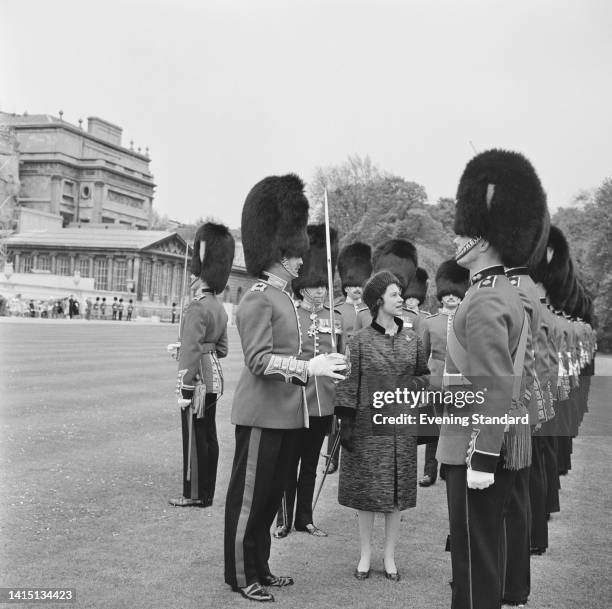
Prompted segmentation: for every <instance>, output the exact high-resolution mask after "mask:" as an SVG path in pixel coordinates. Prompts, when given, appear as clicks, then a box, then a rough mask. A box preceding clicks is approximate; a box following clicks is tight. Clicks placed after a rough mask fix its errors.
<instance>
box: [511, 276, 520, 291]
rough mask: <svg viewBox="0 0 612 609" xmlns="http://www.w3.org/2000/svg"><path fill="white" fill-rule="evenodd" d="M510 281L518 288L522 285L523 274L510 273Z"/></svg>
mask: <svg viewBox="0 0 612 609" xmlns="http://www.w3.org/2000/svg"><path fill="white" fill-rule="evenodd" d="M508 281H509V282H510V283H511V284H512V285H513V286H514V287H515V288H518V287H519V286H520V285H521V276H520V275H508Z"/></svg>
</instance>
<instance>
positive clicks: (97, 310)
mask: <svg viewBox="0 0 612 609" xmlns="http://www.w3.org/2000/svg"><path fill="white" fill-rule="evenodd" d="M93 318H94V319H100V297H99V296H96V300H95V301H94V303H93Z"/></svg>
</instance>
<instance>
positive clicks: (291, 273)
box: [280, 256, 298, 278]
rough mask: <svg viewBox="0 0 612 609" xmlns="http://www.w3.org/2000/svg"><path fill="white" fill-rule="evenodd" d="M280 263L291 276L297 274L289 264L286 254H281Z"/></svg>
mask: <svg viewBox="0 0 612 609" xmlns="http://www.w3.org/2000/svg"><path fill="white" fill-rule="evenodd" d="M280 263H281V264H282V265H283V268H284V269H285V270H286V271H287V273H289V275H291V277H294V278H295V277H297V276H298V274H297V273H296V272H295V271H294V270H293V269H292V268H291V267H290V266H289V259H288V258H287V257H286V256H283V257H282V258H281V259H280Z"/></svg>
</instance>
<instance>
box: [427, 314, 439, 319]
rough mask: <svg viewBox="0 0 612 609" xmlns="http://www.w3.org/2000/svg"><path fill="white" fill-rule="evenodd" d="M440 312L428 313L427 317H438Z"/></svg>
mask: <svg viewBox="0 0 612 609" xmlns="http://www.w3.org/2000/svg"><path fill="white" fill-rule="evenodd" d="M439 315H441V313H430V314H429V317H428V318H427V319H432V318H433V317H438V316H439Z"/></svg>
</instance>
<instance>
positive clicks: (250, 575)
mask: <svg viewBox="0 0 612 609" xmlns="http://www.w3.org/2000/svg"><path fill="white" fill-rule="evenodd" d="M298 432H299V430H287V429H262V428H260V427H246V426H243V425H237V426H236V452H235V454H234V463H233V466H232V474H231V477H230V483H229V488H228V489H227V499H226V502H225V582H226V583H227V584H229V585H230V586H232V587H233V588H236V587H239V588H244V587H245V586H248V585H250V584H252V583H254V582H256V581H258V580H260V579H262V578H263V577H265V576H267V575H270V574H271V573H270V567H269V566H268V560H269V558H270V546H271V538H270V527H271V526H272V523H273V522H274V516H275V515H276V511H277V510H278V506H279V504H280V502H281V497H282V494H283V490H284V488H285V483H286V478H287V470H288V466H289V462H290V458H291V454H292V449H293V445H294V444H295V441H296V436H297V434H298Z"/></svg>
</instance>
